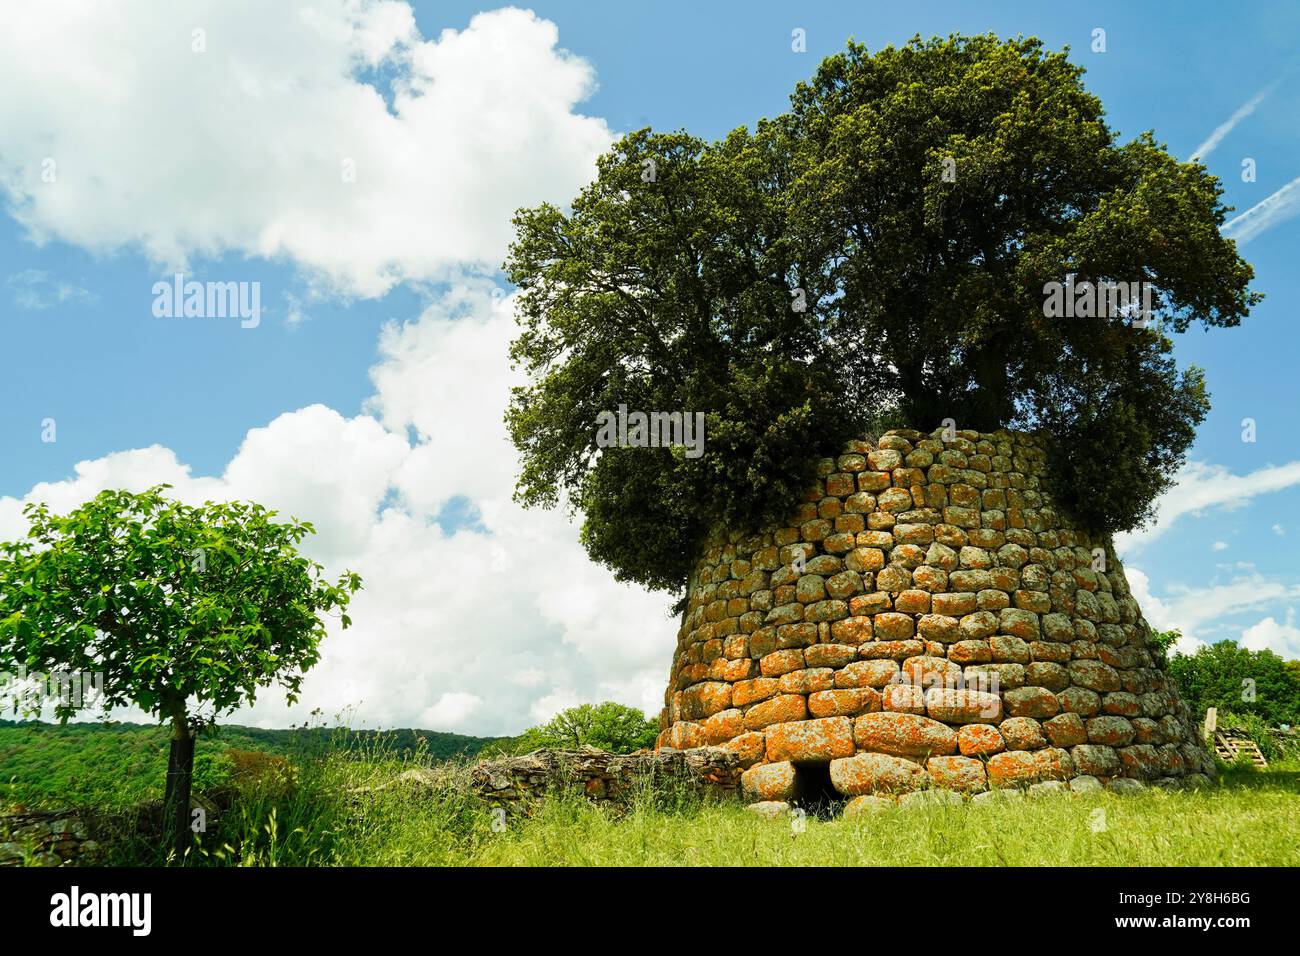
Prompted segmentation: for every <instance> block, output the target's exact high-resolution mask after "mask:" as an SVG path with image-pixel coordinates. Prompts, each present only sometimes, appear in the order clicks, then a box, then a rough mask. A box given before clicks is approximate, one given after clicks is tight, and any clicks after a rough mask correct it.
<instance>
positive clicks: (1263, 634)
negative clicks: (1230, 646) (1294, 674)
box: [1241, 607, 1300, 660]
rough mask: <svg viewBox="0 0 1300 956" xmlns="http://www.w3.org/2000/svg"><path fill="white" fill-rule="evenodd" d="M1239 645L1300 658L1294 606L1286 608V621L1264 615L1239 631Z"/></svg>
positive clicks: (1299, 635) (1299, 629) (1291, 657)
mask: <svg viewBox="0 0 1300 956" xmlns="http://www.w3.org/2000/svg"><path fill="white" fill-rule="evenodd" d="M1241 646H1242V647H1245V648H1249V649H1250V650H1252V651H1262V650H1270V651H1273V652H1274V653H1275V654H1278V655H1280V656H1282V657H1285V658H1288V659H1290V660H1295V659H1297V658H1300V627H1296V623H1295V608H1290V607H1289V608H1287V609H1286V623H1284V624H1279V623H1278V622H1277V621H1275V620H1274V619H1273V618H1271V617H1266V618H1264V620H1262V621H1260V622H1259V623H1258V624H1253V625H1251V626H1250V627H1248V628H1246V629H1245V630H1244V631H1242V632H1241Z"/></svg>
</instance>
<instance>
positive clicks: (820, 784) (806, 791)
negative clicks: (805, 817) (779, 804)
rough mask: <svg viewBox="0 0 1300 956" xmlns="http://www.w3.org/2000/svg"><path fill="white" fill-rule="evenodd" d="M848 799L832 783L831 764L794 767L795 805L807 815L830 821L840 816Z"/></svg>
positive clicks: (805, 764) (799, 764)
mask: <svg viewBox="0 0 1300 956" xmlns="http://www.w3.org/2000/svg"><path fill="white" fill-rule="evenodd" d="M847 799H848V798H847V797H845V796H843V795H842V794H841V793H840V792H839V791H838V790H836V789H835V785H834V784H832V783H831V765H830V763H829V762H824V763H797V764H795V765H794V805H795V806H797V807H799V808H800V809H802V810H803V811H804V812H805V813H809V814H812V815H813V816H816V817H817V818H819V819H822V820H829V819H832V818H834V817H836V816H838V815H839V813H840V810H841V809H843V807H844V804H845V803H846V802H847Z"/></svg>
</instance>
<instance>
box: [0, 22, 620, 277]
mask: <svg viewBox="0 0 1300 956" xmlns="http://www.w3.org/2000/svg"><path fill="white" fill-rule="evenodd" d="M195 29H202V30H203V31H205V33H204V36H203V42H204V45H205V50H204V52H195V50H194V48H193V47H194V45H195V39H194V34H193V31H194V30H195ZM557 44H558V31H557V29H556V27H555V25H554V24H552V23H550V22H548V21H546V20H542V19H539V18H538V17H537V16H535V15H534V14H533V13H531V12H529V11H524V10H518V9H513V8H511V9H503V10H497V11H493V12H489V13H482V14H479V15H477V16H475V17H474V18H473V19H472V20H471V21H470V22H469V24H468V26H467V27H466V28H465V29H462V30H459V31H458V30H451V29H448V30H444V31H443V32H442V33H441V34H440V35H439V36H437V37H436V38H432V39H425V38H423V37H422V36H421V35H420V33H419V31H418V30H417V28H416V26H415V22H414V18H413V14H412V12H411V9H410V7H409V5H408V4H407V3H405V2H393V0H385V2H376V0H301V2H295V3H291V4H290V3H272V4H267V3H262V2H259V0H194V2H190V3H186V4H157V3H153V2H149V0H119V2H116V3H108V2H106V3H96V4H86V3H81V2H75V0H46V2H42V3H39V4H30V5H19V6H15V7H12V8H10V9H7V10H6V13H5V27H4V30H3V31H0V88H4V89H8V90H22V91H23V94H22V95H21V96H5V97H0V195H3V196H4V197H5V198H6V199H7V205H8V207H9V211H10V213H11V214H12V215H13V216H14V217H15V218H16V219H17V220H18V221H19V222H20V223H21V224H22V225H23V226H25V227H26V228H27V230H28V231H29V233H30V234H31V236H32V237H33V238H34V239H35V240H37V241H42V242H43V241H46V240H50V239H59V240H63V241H66V242H69V243H73V244H76V245H78V246H82V247H84V248H87V249H90V250H93V251H96V252H103V251H112V250H116V249H121V248H130V249H139V250H141V251H143V252H144V253H145V254H146V255H148V256H149V257H150V259H151V260H153V261H154V262H155V264H156V265H158V266H159V267H160V268H166V269H171V268H173V267H175V268H181V267H185V266H187V265H188V264H189V263H190V262H191V261H192V260H195V259H200V258H203V257H207V256H216V255H220V254H225V253H234V254H237V255H243V256H261V257H267V258H287V259H290V260H292V261H293V262H294V263H296V264H297V265H299V266H300V267H301V268H302V269H303V270H304V271H305V273H306V274H307V275H309V276H311V277H312V278H314V279H315V280H318V284H319V285H320V286H321V287H322V288H326V289H333V290H337V291H341V292H344V293H347V294H351V295H361V296H373V295H378V294H380V293H382V292H384V291H386V290H387V289H388V288H390V287H391V286H393V285H394V284H395V283H397V282H400V281H404V280H416V281H422V280H440V279H444V278H446V277H447V276H449V275H454V274H455V273H456V272H457V271H459V270H462V269H473V270H485V271H488V272H491V271H494V270H495V269H496V268H497V267H498V266H499V264H500V262H501V260H502V258H503V257H504V253H505V247H506V244H507V242H508V240H509V236H510V228H511V226H510V217H511V215H512V214H513V213H514V211H515V210H516V208H518V207H519V206H523V205H532V204H536V203H538V202H540V201H543V200H548V199H549V200H554V201H559V202H565V201H567V200H568V199H569V198H570V197H572V196H573V195H574V194H575V193H576V192H577V190H578V189H579V188H580V187H581V185H582V184H583V183H584V182H586V181H587V180H588V179H589V178H590V176H591V174H592V172H593V170H594V166H593V162H594V159H595V157H596V156H597V155H598V154H599V153H600V152H601V151H602V150H603V149H604V148H605V147H606V146H607V145H608V144H609V142H610V140H611V134H610V131H609V129H608V127H607V126H606V124H605V122H604V121H603V120H600V119H597V118H592V117H587V116H583V115H580V114H578V113H577V112H575V107H576V106H577V104H578V103H580V102H581V101H582V100H583V99H585V98H586V97H587V96H588V95H590V93H591V92H592V90H593V89H594V75H593V71H592V69H591V67H590V65H589V64H588V63H587V62H586V61H584V60H582V59H580V58H578V57H576V56H573V55H572V54H570V53H568V52H566V51H564V50H562V49H560V48H559V47H558V46H557ZM51 63H57V64H58V65H59V67H58V69H56V70H51V69H50V64H51ZM380 76H382V77H384V78H385V79H384V80H383V81H381V80H378V79H376V77H380ZM386 96H388V97H390V99H391V104H390V102H389V101H388V100H386ZM347 173H355V181H351V182H349V181H345V180H346V179H347V175H345V174H347ZM51 179H52V181H51Z"/></svg>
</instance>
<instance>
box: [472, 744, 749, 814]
mask: <svg viewBox="0 0 1300 956" xmlns="http://www.w3.org/2000/svg"><path fill="white" fill-rule="evenodd" d="M741 769H742V768H741V766H740V758H739V757H737V755H736V754H734V753H732V752H730V751H727V750H724V749H722V748H720V747H701V748H698V749H695V750H684V751H678V750H671V749H663V750H659V751H657V752H651V751H642V752H638V753H633V754H612V753H608V752H606V751H603V750H596V749H594V748H584V749H582V750H536V751H534V752H532V753H530V754H527V755H525V756H522V757H505V758H502V759H500V760H492V761H485V762H484V763H480V764H479V765H478V766H476V767H475V768H474V771H473V774H472V777H471V780H472V785H473V788H474V792H475V793H476V794H478V795H479V796H480V797H482V798H483V799H485V800H488V801H491V802H493V803H496V804H498V805H504V806H515V805H519V804H521V803H524V802H527V801H528V800H529V799H532V798H540V797H542V796H545V795H546V794H548V793H550V794H554V793H557V792H567V793H574V794H581V795H583V796H585V797H587V798H588V799H590V800H594V801H609V802H613V803H624V802H627V801H628V800H629V799H630V798H631V797H632V796H633V795H634V794H635V793H636V792H637V791H638V789H640V788H644V787H653V788H656V789H662V790H663V791H664V792H672V790H673V789H674V788H684V789H686V790H687V791H688V792H690V793H693V794H695V795H698V796H701V797H705V798H712V799H722V800H727V799H736V798H737V797H738V796H739V792H740V775H741Z"/></svg>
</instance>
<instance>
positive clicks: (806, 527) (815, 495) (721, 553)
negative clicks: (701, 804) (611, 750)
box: [657, 430, 1214, 804]
mask: <svg viewBox="0 0 1300 956" xmlns="http://www.w3.org/2000/svg"><path fill="white" fill-rule="evenodd" d="M1045 462H1046V454H1045V451H1044V447H1043V444H1042V442H1041V441H1040V440H1039V439H1038V438H1037V437H1035V436H1031V435H1027V434H1022V433H1019V432H1008V431H1000V432H995V433H991V434H981V433H978V432H972V431H958V432H956V433H955V435H954V434H953V433H951V432H950V433H948V434H947V435H946V436H945V434H944V433H943V432H942V431H936V432H935V433H934V434H932V435H929V436H927V435H924V434H922V433H921V432H916V431H909V430H895V431H890V432H886V433H885V434H884V435H883V436H881V438H880V439H879V440H876V441H858V442H851V443H850V444H849V446H848V447H847V448H846V449H845V452H844V454H842V455H840V456H839V457H838V458H836V459H829V458H828V459H825V460H823V461H822V462H820V464H819V468H818V475H819V477H818V479H817V482H816V484H815V485H814V486H813V487H812V488H810V489H809V490H808V492H807V493H806V494H805V495H804V498H803V501H802V503H800V504H799V505H798V506H797V507H796V508H795V509H794V511H793V513H792V514H791V516H790V519H789V522H788V526H786V527H780V528H771V529H768V530H767V531H765V532H763V533H761V534H757V535H742V534H722V533H719V534H717V535H715V536H714V537H713V539H711V540H710V541H709V542H708V543H707V545H706V548H705V554H704V556H703V558H702V560H700V562H699V563H698V564H697V566H696V568H695V570H694V573H693V574H692V576H691V581H690V587H689V591H688V595H687V607H686V610H685V612H684V614H683V619H682V626H681V630H680V632H679V633H678V638H677V650H676V653H675V654H674V656H673V667H672V674H671V677H670V684H669V688H668V692H667V694H666V697H665V705H666V706H665V708H664V710H663V712H662V714H661V716H660V726H661V733H660V735H659V740H658V743H657V746H658V747H659V748H665V747H672V748H677V749H688V748H693V747H700V746H706V745H715V746H723V747H725V748H727V749H728V750H732V751H734V752H735V753H737V754H738V755H739V757H740V760H741V764H742V766H744V767H746V768H747V769H746V771H745V774H744V778H743V783H744V791H745V794H746V797H747V798H748V799H749V800H751V801H791V800H795V801H798V800H801V799H802V800H804V801H805V802H810V801H813V800H816V799H821V798H827V797H830V798H835V797H839V798H844V797H853V798H861V799H860V800H858V801H857V802H858V803H859V804H861V803H867V802H869V803H879V802H885V801H895V800H900V799H901V800H904V801H908V800H911V799H920V798H913V797H909V796H906V795H908V794H913V793H915V792H917V791H940V792H938V793H929V794H927V798H932V797H936V796H938V797H944V798H945V799H948V800H954V799H957V798H956V797H955V796H954V793H966V794H973V795H976V796H977V798H978V795H979V794H981V793H988V792H990V791H994V790H998V789H1001V788H1015V787H1032V788H1034V789H1036V790H1056V789H1063V788H1066V787H1069V788H1071V789H1074V790H1086V789H1095V788H1097V787H1101V786H1108V787H1110V788H1111V789H1114V790H1123V789H1137V788H1138V787H1141V786H1143V785H1146V784H1156V785H1162V786H1175V785H1179V784H1183V783H1187V782H1204V781H1205V780H1206V775H1208V774H1212V773H1213V772H1214V764H1213V761H1212V760H1211V758H1210V756H1209V754H1208V752H1207V750H1206V748H1205V747H1204V745H1203V743H1202V742H1201V740H1200V738H1199V733H1198V731H1197V728H1196V724H1195V722H1194V720H1193V718H1192V715H1191V714H1190V712H1189V710H1188V708H1187V706H1186V705H1185V704H1184V703H1183V702H1182V701H1181V700H1180V699H1179V698H1178V696H1177V691H1176V689H1175V687H1174V686H1173V684H1172V682H1171V681H1170V680H1169V679H1168V677H1167V676H1166V674H1165V671H1164V670H1163V668H1162V666H1161V662H1160V660H1159V654H1158V652H1157V654H1156V655H1155V656H1153V654H1152V651H1151V649H1149V648H1148V644H1147V639H1148V634H1149V632H1150V628H1149V627H1148V626H1147V624H1146V622H1145V621H1144V620H1143V619H1142V613H1141V610H1140V609H1139V608H1138V605H1137V602H1136V601H1135V600H1134V599H1133V597H1132V595H1131V594H1130V593H1129V587H1128V582H1127V581H1126V580H1125V577H1124V571H1123V568H1122V567H1121V566H1120V563H1119V561H1118V560H1117V559H1116V557H1115V554H1114V552H1113V550H1112V548H1111V545H1110V541H1109V540H1108V539H1095V538H1091V537H1089V535H1088V534H1087V533H1085V532H1083V531H1081V530H1079V529H1077V528H1074V527H1072V526H1071V524H1070V523H1069V522H1068V521H1067V520H1066V519H1065V518H1064V517H1063V516H1062V514H1061V513H1060V512H1058V511H1057V509H1056V507H1055V506H1054V504H1053V502H1052V500H1051V498H1050V497H1049V496H1048V494H1047V493H1046V491H1045V490H1044V489H1043V488H1042V486H1041V483H1040V482H1041V479H1042V477H1043V474H1044V467H1045Z"/></svg>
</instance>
